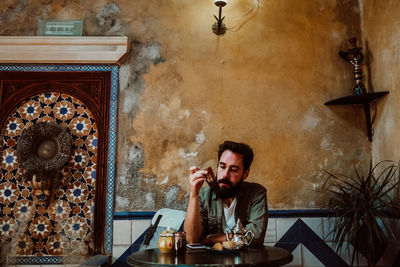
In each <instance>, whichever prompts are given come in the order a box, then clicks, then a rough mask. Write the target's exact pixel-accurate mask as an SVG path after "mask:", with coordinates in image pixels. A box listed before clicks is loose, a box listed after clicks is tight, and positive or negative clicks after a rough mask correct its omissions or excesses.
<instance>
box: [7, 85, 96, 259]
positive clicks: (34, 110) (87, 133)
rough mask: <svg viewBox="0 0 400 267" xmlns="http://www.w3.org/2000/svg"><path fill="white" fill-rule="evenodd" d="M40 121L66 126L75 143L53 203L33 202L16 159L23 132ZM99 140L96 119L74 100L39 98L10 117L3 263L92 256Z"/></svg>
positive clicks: (60, 95)
mask: <svg viewBox="0 0 400 267" xmlns="http://www.w3.org/2000/svg"><path fill="white" fill-rule="evenodd" d="M41 121H46V122H56V123H58V124H61V125H65V126H66V127H67V129H68V131H69V133H70V134H71V136H72V139H73V145H72V152H71V156H70V159H69V161H68V162H67V163H66V164H65V165H64V167H63V169H62V171H61V172H60V173H59V175H58V177H54V178H55V180H56V181H57V185H56V186H55V189H54V195H53V201H51V202H50V203H42V202H40V201H38V199H37V198H36V197H35V194H34V190H33V188H32V184H31V183H30V182H28V181H27V180H26V179H25V178H24V170H23V169H22V168H20V167H19V163H18V159H17V156H16V144H17V142H18V139H19V137H20V135H21V133H22V131H23V130H24V129H25V128H28V127H30V126H32V125H34V124H35V123H38V122H41ZM97 140H98V136H97V126H96V124H95V121H94V119H93V116H92V114H91V113H90V111H89V110H88V109H87V108H86V107H85V105H84V104H83V103H82V102H81V101H79V100H78V99H76V98H75V97H73V96H71V95H67V94H63V93H56V92H49V93H44V94H39V95H35V96H33V97H31V98H29V99H27V100H26V101H24V102H23V103H21V104H20V105H19V106H18V107H17V108H16V109H15V111H14V112H12V113H11V114H10V116H9V117H8V118H7V121H6V123H5V125H4V127H3V129H2V132H1V139H0V146H1V151H2V153H1V154H0V238H1V247H0V248H1V250H0V254H1V255H0V257H3V256H27V255H29V256H32V255H33V256H46V257H47V256H63V255H69V256H71V255H74V254H77V256H78V255H89V254H90V251H91V250H92V249H93V238H92V234H93V229H92V227H93V223H94V221H93V220H94V214H93V212H94V199H95V180H96V163H97V157H96V155H97ZM50 258H51V257H50ZM77 258H79V257H77Z"/></svg>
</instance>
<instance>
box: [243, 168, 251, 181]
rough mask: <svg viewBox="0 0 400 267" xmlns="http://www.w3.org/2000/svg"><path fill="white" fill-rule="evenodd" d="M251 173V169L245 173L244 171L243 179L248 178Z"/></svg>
mask: <svg viewBox="0 0 400 267" xmlns="http://www.w3.org/2000/svg"><path fill="white" fill-rule="evenodd" d="M249 173H250V169H247V170H246V171H245V172H244V173H243V180H246V179H247V177H248V176H249Z"/></svg>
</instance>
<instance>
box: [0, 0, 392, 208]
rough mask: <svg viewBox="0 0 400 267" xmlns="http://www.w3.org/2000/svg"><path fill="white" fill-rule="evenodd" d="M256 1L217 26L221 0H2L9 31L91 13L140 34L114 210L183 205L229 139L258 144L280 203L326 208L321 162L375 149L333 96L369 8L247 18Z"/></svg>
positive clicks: (130, 61) (87, 17) (124, 110)
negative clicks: (342, 54)
mask: <svg viewBox="0 0 400 267" xmlns="http://www.w3.org/2000/svg"><path fill="white" fill-rule="evenodd" d="M256 3H257V1H254V0H231V1H229V3H228V5H227V6H226V7H225V8H224V9H223V15H224V16H225V17H226V18H225V20H224V22H225V23H226V24H227V26H228V28H229V29H232V28H233V30H236V31H233V30H229V31H227V33H226V34H225V36H222V37H218V36H216V35H214V34H213V33H212V31H211V25H212V24H213V23H214V21H215V19H214V18H213V15H214V14H217V8H216V7H215V6H214V4H213V1H211V0H208V1H182V0H168V1H160V0H135V1H131V0H115V1H95V0H87V1H77V0H75V1H72V0H71V1H61V0H60V1H58V0H47V1H44V0H43V1H39V0H36V1H29V2H28V1H22V0H20V1H18V0H14V1H2V2H1V3H0V12H1V14H0V20H1V21H0V22H1V25H2V27H1V28H0V34H2V35H35V32H36V22H37V19H38V18H45V19H50V18H52V19H79V18H84V21H85V29H84V35H127V36H129V37H130V40H131V51H130V54H129V56H127V58H126V59H125V61H124V62H122V65H121V69H120V97H119V114H118V116H119V126H118V130H119V134H118V150H117V154H118V155H117V157H118V159H117V162H118V164H117V177H116V206H115V208H116V211H138V210H156V209H159V208H161V207H175V208H180V209H184V208H185V207H186V203H187V196H188V185H187V179H188V170H189V167H190V166H192V165H198V166H200V167H207V166H213V167H214V168H215V166H216V152H217V146H218V144H219V143H221V142H223V141H224V140H226V139H230V140H236V141H242V142H246V143H249V144H250V145H251V146H252V147H253V148H254V151H255V161H254V163H253V166H252V169H251V172H250V177H249V181H254V182H258V183H261V184H263V185H264V186H266V187H267V188H268V202H269V205H270V208H281V209H292V208H315V207H320V206H323V207H324V206H326V201H324V200H323V197H322V198H321V197H320V195H319V194H317V193H316V189H317V188H318V187H319V186H320V185H321V183H322V182H323V177H322V173H323V172H322V169H328V170H331V171H334V172H341V173H351V171H352V169H351V166H352V164H353V163H359V162H365V161H368V160H369V158H370V157H371V145H370V143H369V142H368V140H367V138H366V131H365V120H364V117H363V113H362V110H361V109H359V108H358V107H327V106H324V102H326V101H328V100H331V99H333V98H337V97H341V96H345V95H349V94H351V93H352V87H353V77H352V67H351V65H350V64H349V63H347V62H345V61H343V60H342V59H340V58H339V56H338V50H339V49H347V48H349V44H348V41H347V40H348V39H349V38H350V37H353V36H360V14H359V7H358V4H357V1H356V0H324V1H321V0H285V1H282V0H268V1H265V0H260V1H259V7H258V9H253V11H252V12H250V13H249V16H246V17H243V16H244V15H245V14H247V12H248V11H249V10H251V9H252V8H253V7H254V5H255V4H256ZM255 11H257V12H255ZM371 12H372V11H371ZM252 15H254V16H252ZM247 18H249V19H248V20H247ZM246 21H247V22H246ZM242 22H246V23H245V24H243V25H242V24H241V23H242ZM393 29H394V28H393Z"/></svg>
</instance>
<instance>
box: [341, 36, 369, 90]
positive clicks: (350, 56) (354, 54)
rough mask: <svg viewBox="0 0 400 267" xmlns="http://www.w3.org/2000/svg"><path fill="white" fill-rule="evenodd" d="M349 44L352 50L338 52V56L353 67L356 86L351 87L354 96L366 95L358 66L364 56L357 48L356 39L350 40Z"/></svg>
mask: <svg viewBox="0 0 400 267" xmlns="http://www.w3.org/2000/svg"><path fill="white" fill-rule="evenodd" d="M349 42H350V44H351V45H352V47H353V48H350V49H349V50H347V52H345V51H339V56H340V57H341V58H343V59H344V60H346V61H348V62H350V63H351V64H352V65H353V66H354V80H355V82H356V85H355V86H354V87H353V92H354V94H355V95H362V94H366V93H367V90H366V89H365V86H364V84H363V82H362V71H361V68H360V64H361V62H362V61H363V59H364V56H363V54H362V53H361V49H362V47H357V37H353V38H351V39H350V40H349Z"/></svg>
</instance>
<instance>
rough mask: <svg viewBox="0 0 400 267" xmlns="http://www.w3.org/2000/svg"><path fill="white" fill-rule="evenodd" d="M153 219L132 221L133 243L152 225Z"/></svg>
mask: <svg viewBox="0 0 400 267" xmlns="http://www.w3.org/2000/svg"><path fill="white" fill-rule="evenodd" d="M150 222H151V220H135V221H131V225H132V243H134V242H135V241H136V239H138V237H139V236H140V235H141V234H142V233H143V232H144V231H145V230H146V229H147V228H148V227H149V226H150Z"/></svg>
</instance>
